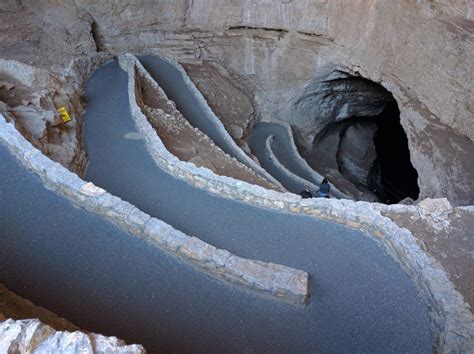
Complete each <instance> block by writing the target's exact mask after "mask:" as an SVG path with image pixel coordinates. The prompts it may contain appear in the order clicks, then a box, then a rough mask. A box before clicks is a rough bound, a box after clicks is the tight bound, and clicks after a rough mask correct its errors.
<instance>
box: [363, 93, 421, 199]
mask: <svg viewBox="0 0 474 354" xmlns="http://www.w3.org/2000/svg"><path fill="white" fill-rule="evenodd" d="M375 124H376V126H377V130H376V132H375V134H374V139H373V141H374V145H375V151H376V153H377V158H376V160H375V162H374V165H373V166H372V169H371V173H370V174H369V181H368V187H369V189H371V190H372V191H373V192H374V193H375V194H376V195H377V196H378V197H379V198H380V199H382V201H384V202H385V203H387V204H393V203H398V202H400V201H401V200H403V199H405V198H411V199H413V200H416V199H417V198H418V195H419V193H420V189H419V187H418V173H417V172H416V170H415V168H414V167H413V165H412V164H411V161H410V151H409V148H408V139H407V136H406V134H405V131H404V130H403V127H402V126H401V124H400V111H399V109H398V106H397V103H396V102H395V101H393V102H389V103H387V104H386V106H385V108H384V110H383V111H382V113H381V114H380V115H379V116H377V117H376V119H375ZM374 174H375V175H376V176H377V177H376V178H374V177H373V176H374ZM377 180H379V182H380V183H377V182H376V181H377ZM380 187H381V188H380Z"/></svg>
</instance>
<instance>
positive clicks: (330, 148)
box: [295, 72, 419, 204]
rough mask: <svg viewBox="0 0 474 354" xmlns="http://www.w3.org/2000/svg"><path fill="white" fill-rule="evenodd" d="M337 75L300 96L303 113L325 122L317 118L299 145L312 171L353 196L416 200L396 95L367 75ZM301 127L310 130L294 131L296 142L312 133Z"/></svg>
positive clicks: (414, 173)
mask: <svg viewBox="0 0 474 354" xmlns="http://www.w3.org/2000/svg"><path fill="white" fill-rule="evenodd" d="M337 75H338V76H339V77H338V78H332V79H330V80H327V79H326V80H321V81H319V83H317V84H314V85H312V86H311V91H308V92H307V93H306V94H305V96H304V97H305V98H304V99H302V100H301V104H302V105H303V106H304V107H305V108H306V112H308V113H309V112H311V114H313V115H314V116H315V117H316V120H317V121H319V122H321V121H322V122H325V123H323V124H321V123H319V129H318V130H319V131H318V132H317V134H316V135H314V137H313V140H312V144H311V146H310V147H307V148H304V146H303V145H302V144H299V146H298V149H299V150H300V151H302V155H303V156H304V158H305V159H306V160H307V162H308V163H309V164H310V165H311V166H312V167H313V168H314V169H315V170H316V171H318V172H319V173H320V174H322V175H324V176H325V177H327V178H328V179H329V180H330V181H331V182H332V183H334V184H335V185H336V186H337V187H338V188H339V189H340V190H341V191H343V192H344V193H346V194H348V195H351V196H353V197H354V198H356V199H360V200H366V201H379V202H384V203H387V204H394V203H398V202H400V201H402V200H404V199H406V198H411V199H413V200H416V199H418V195H419V187H418V173H417V171H416V170H415V168H414V167H413V165H412V164H411V161H410V151H409V145H408V138H407V136H406V133H405V131H404V129H403V127H402V125H401V123H400V111H399V109H398V105H397V102H396V100H395V98H394V97H393V96H392V94H391V93H390V92H389V91H388V90H386V89H385V88H384V87H383V86H382V85H380V84H378V83H375V82H373V81H371V80H367V79H364V78H362V77H355V76H351V75H349V74H347V73H343V72H337ZM308 107H309V108H308ZM304 129H309V131H306V130H300V131H298V132H297V135H296V139H295V140H296V141H297V144H298V140H299V141H300V142H301V141H303V144H304V139H298V136H299V137H302V136H303V137H304V136H311V135H310V134H311V133H310V129H312V128H311V127H309V128H308V126H307V127H305V128H304ZM308 132H309V133H308Z"/></svg>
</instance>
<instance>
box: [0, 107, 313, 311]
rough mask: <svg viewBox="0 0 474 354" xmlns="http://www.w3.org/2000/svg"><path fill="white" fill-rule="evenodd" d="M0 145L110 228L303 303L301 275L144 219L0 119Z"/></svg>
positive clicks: (227, 276) (216, 273) (242, 282)
mask: <svg viewBox="0 0 474 354" xmlns="http://www.w3.org/2000/svg"><path fill="white" fill-rule="evenodd" d="M0 143H2V144H3V145H5V146H7V148H8V149H9V150H10V151H11V153H12V154H13V155H14V156H15V157H16V158H17V159H18V160H19V161H20V162H21V163H22V164H23V165H24V166H25V167H26V168H27V169H29V170H31V171H33V173H35V174H37V175H38V176H39V177H40V178H41V180H42V182H43V184H44V185H45V187H47V188H48V189H51V190H53V191H55V192H57V193H58V194H60V195H63V196H64V197H66V198H68V199H69V200H71V201H72V202H73V203H74V204H75V205H77V206H79V207H81V208H83V209H85V210H87V211H90V212H93V213H95V214H99V215H101V216H102V217H104V218H105V219H107V220H109V221H110V222H112V223H113V224H115V225H116V226H118V227H120V228H122V229H124V230H126V231H128V232H131V233H132V234H134V235H136V236H137V237H139V238H141V239H143V240H145V241H147V242H149V243H151V244H152V245H154V246H156V247H158V248H159V249H161V250H163V251H165V252H167V253H168V254H171V255H173V256H175V257H177V258H178V259H180V260H182V261H185V262H186V263H188V264H190V265H192V266H194V267H197V268H199V269H201V270H203V271H205V273H206V274H209V275H211V276H213V277H215V278H217V279H221V280H226V281H229V282H231V283H233V284H237V285H241V286H243V287H245V288H248V289H251V290H255V291H257V292H258V293H260V294H266V295H270V296H272V297H277V298H280V299H283V300H286V301H289V302H294V303H298V304H304V303H305V301H306V298H307V296H308V274H307V273H306V272H304V271H301V270H297V269H294V268H290V267H287V266H284V265H279V264H274V263H266V262H261V261H258V260H251V259H246V258H241V257H238V256H235V255H233V254H231V253H229V252H228V251H226V250H222V249H217V248H215V247H213V246H211V245H209V244H207V243H205V242H203V241H201V240H200V239H198V238H196V237H191V236H188V235H186V234H184V233H182V232H180V231H178V230H176V229H174V228H173V227H172V226H170V225H168V224H166V223H165V222H163V221H161V220H158V219H156V218H152V217H150V216H149V215H148V214H145V213H144V212H142V211H141V210H139V209H138V208H136V207H135V206H133V205H132V204H130V203H128V202H126V201H123V200H121V199H120V198H118V197H116V196H113V195H111V194H109V193H107V192H106V191H105V190H103V189H102V188H99V187H97V186H95V185H94V184H92V183H90V182H85V181H84V180H82V179H81V178H79V176H77V175H76V174H74V173H72V172H70V171H69V170H67V169H66V168H64V167H63V166H62V165H60V164H59V163H57V162H54V161H52V160H50V159H49V158H47V157H46V156H44V155H43V154H42V153H41V152H40V151H39V150H37V149H36V148H34V147H33V146H32V145H31V144H30V143H29V142H28V141H27V140H26V139H25V138H23V136H22V135H21V134H20V133H19V132H18V131H17V130H16V129H15V128H14V126H13V124H11V123H7V122H6V120H5V119H4V117H3V116H1V115H0Z"/></svg>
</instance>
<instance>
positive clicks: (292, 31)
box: [0, 0, 474, 205]
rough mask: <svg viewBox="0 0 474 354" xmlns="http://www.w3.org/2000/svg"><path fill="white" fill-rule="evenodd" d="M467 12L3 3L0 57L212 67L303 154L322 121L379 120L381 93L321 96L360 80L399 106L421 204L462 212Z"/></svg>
mask: <svg viewBox="0 0 474 354" xmlns="http://www.w3.org/2000/svg"><path fill="white" fill-rule="evenodd" d="M472 13H473V8H472V2H470V1H468V0H461V1H457V2H454V3H453V2H450V3H447V2H445V1H417V2H406V1H388V0H357V1H352V2H350V3H348V2H346V1H326V0H318V1H310V0H303V1H271V0H263V1H231V0H223V1H221V0H201V1H188V0H179V1H172V2H159V3H153V4H152V3H150V2H148V1H133V2H130V1H106V2H96V1H89V0H79V1H72V0H68V1H50V0H48V1H46V0H41V1H32V0H30V1H21V2H20V1H14V0H8V1H7V2H2V5H1V8H0V16H1V21H0V23H2V29H3V30H2V31H0V33H1V34H0V40H1V41H2V49H1V53H0V54H1V56H2V57H4V58H15V59H20V60H22V61H24V62H31V63H34V64H35V65H40V66H42V67H51V66H55V65H61V64H62V65H64V63H65V62H67V60H68V59H71V58H73V57H75V56H77V55H82V54H85V53H90V52H95V51H96V50H107V51H110V52H113V53H117V52H124V51H131V52H137V53H138V52H155V51H160V52H161V53H164V54H168V55H172V56H174V57H175V58H177V59H179V60H181V61H182V62H185V63H186V62H187V63H190V64H194V65H196V64H197V65H201V64H202V65H207V64H209V63H212V67H213V69H212V70H214V69H216V70H218V71H220V72H222V73H224V72H225V73H226V76H227V77H228V78H230V79H231V81H232V85H234V86H235V87H236V89H238V90H240V91H241V92H244V93H245V94H246V95H247V96H248V97H249V100H250V101H251V102H252V103H253V105H254V107H253V109H254V110H255V112H254V113H253V115H252V119H253V121H256V120H267V121H278V120H283V121H288V122H290V123H291V125H292V126H293V129H294V132H295V135H296V136H297V137H299V138H300V139H299V143H300V147H301V148H302V149H303V150H304V149H310V148H311V146H312V142H313V140H314V138H315V137H316V136H317V135H318V133H319V132H320V131H321V130H322V129H324V128H325V127H326V126H327V125H328V124H329V123H330V122H333V121H336V120H341V119H346V118H350V117H352V116H354V115H355V114H360V111H361V110H362V111H364V114H365V115H366V116H367V115H373V114H377V111H379V110H380V108H381V103H382V102H383V101H384V99H385V97H377V95H376V94H375V95H374V94H373V92H366V91H364V89H363V88H360V89H361V91H360V92H359V93H358V95H359V96H360V97H361V101H360V102H361V104H360V105H357V104H355V102H354V101H353V100H352V99H351V98H347V97H344V96H341V97H335V96H334V95H332V97H329V96H324V95H323V96H324V97H322V96H321V91H320V89H321V87H322V86H325V85H326V86H327V83H328V82H329V81H331V80H335V79H340V78H341V77H347V74H350V75H352V76H353V77H363V78H366V79H369V80H371V81H373V82H375V83H378V84H380V85H381V86H383V87H384V88H386V89H387V90H388V91H389V92H390V93H391V94H392V95H393V97H394V98H395V99H396V101H397V103H398V107H399V109H400V117H401V125H402V126H403V128H404V130H405V132H406V134H407V136H408V144H409V149H410V159H411V162H412V164H413V166H414V167H415V168H416V170H417V172H418V175H419V181H418V182H419V187H420V197H421V198H424V197H447V198H449V199H450V200H451V201H452V202H454V203H455V204H458V205H464V204H471V203H472V202H473V200H474V195H473V194H474V192H473V191H474V188H473V183H474V182H473V181H474V178H473V172H472V157H471V156H472V154H473V152H474V148H473V144H472V140H473V139H474V124H473V116H474V115H473V110H474V108H473V106H472V99H471V97H472V93H473V87H474V82H473V75H472V73H473V71H474V68H473V65H474V64H473V62H472V60H471V58H472V57H473V55H474V44H473V32H474V30H473V28H474V26H473V18H472V16H473V15H472ZM12 28H13V29H16V30H14V31H12ZM212 70H210V72H212ZM200 74H201V73H199V72H197V73H196V75H198V76H199V75H200ZM191 75H192V72H191ZM200 79H201V78H198V80H200ZM200 81H201V86H206V85H205V83H204V81H203V80H200ZM318 90H319V91H318ZM237 104H238V105H239V104H240V102H237ZM243 105H246V103H243ZM249 111H250V110H249V109H244V110H243V112H244V113H243V114H242V115H240V114H239V115H236V116H235V121H236V122H235V123H234V124H230V125H232V126H233V127H234V135H236V136H239V135H240V134H242V130H245V124H241V122H242V121H243V122H245V121H246V120H248V116H247V114H248V112H249ZM241 119H242V121H241Z"/></svg>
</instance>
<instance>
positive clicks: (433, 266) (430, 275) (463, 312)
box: [119, 54, 474, 352]
mask: <svg viewBox="0 0 474 354" xmlns="http://www.w3.org/2000/svg"><path fill="white" fill-rule="evenodd" d="M119 60H120V65H121V67H122V68H123V69H124V70H126V71H127V72H128V75H129V83H128V94H129V100H130V109H131V113H132V116H133V118H134V120H135V124H136V126H137V129H138V131H139V132H140V133H141V134H142V135H143V136H144V138H145V142H146V146H147V148H148V150H149V153H150V155H151V156H152V157H153V158H154V160H155V162H156V164H157V165H158V166H160V167H161V168H162V169H164V170H165V171H167V172H168V173H170V174H172V175H173V176H175V177H177V178H180V179H182V180H185V181H187V182H188V183H190V184H192V185H194V186H196V187H198V188H202V189H205V190H207V191H209V192H210V193H214V194H217V195H219V196H221V197H224V198H230V199H233V200H238V201H241V202H244V203H248V204H251V205H254V206H257V207H262V208H268V209H271V210H275V211H282V212H289V213H295V214H300V215H307V216H310V217H317V218H320V219H324V220H329V221H333V222H336V223H339V224H343V225H345V226H348V227H351V228H356V229H358V230H361V231H362V232H365V233H367V234H368V235H370V236H372V237H375V238H376V239H378V240H380V242H381V244H382V245H383V246H384V248H385V250H386V251H387V252H388V253H389V254H390V255H391V256H392V257H393V258H394V259H395V260H396V261H397V262H399V263H400V264H401V266H402V267H403V269H404V270H405V272H406V273H407V274H408V276H409V277H410V278H411V279H412V281H413V282H414V283H415V285H416V286H417V288H418V290H419V293H420V295H421V296H422V297H423V298H424V300H425V301H426V303H427V304H428V306H429V310H430V316H431V326H432V333H433V337H434V340H435V342H434V343H433V346H434V347H435V348H436V350H437V351H440V352H469V351H470V350H472V348H473V347H474V316H473V315H472V313H471V311H470V309H469V307H468V305H467V304H466V303H465V302H464V299H463V297H462V295H461V294H460V293H459V292H457V291H456V290H455V288H454V286H453V284H452V283H451V282H450V280H449V278H448V276H447V274H446V272H445V270H444V269H443V267H442V266H441V265H440V264H439V263H438V262H437V261H436V260H435V259H434V258H433V257H431V256H429V255H428V254H427V253H425V252H424V251H423V250H422V249H421V248H420V246H419V245H418V243H417V242H416V239H415V237H414V236H413V235H412V234H411V233H410V232H409V231H408V230H407V229H404V228H400V227H399V226H397V225H396V224H395V223H394V222H392V221H391V220H390V219H389V218H387V217H384V216H382V214H381V213H380V211H379V210H377V207H376V204H375V205H374V204H372V203H368V202H354V201H350V200H335V199H325V198H313V199H304V200H303V199H301V197H299V196H297V195H295V194H291V193H279V192H276V191H271V190H267V189H264V188H262V187H259V186H255V185H251V184H248V183H246V182H242V181H237V180H234V179H232V178H228V177H224V176H217V175H215V174H214V173H212V172H211V171H210V170H208V169H206V168H199V167H196V166H194V165H193V164H191V163H187V162H183V161H180V160H179V159H177V158H176V157H175V156H173V155H172V154H171V153H170V152H169V151H168V150H167V149H166V147H165V146H164V145H163V143H162V142H161V140H160V138H159V137H158V135H157V134H156V132H155V130H154V129H153V128H152V126H151V125H150V124H149V122H148V120H147V119H146V117H145V116H144V115H143V114H142V112H141V110H140V107H139V106H138V105H137V102H136V97H135V69H137V70H144V68H143V67H142V66H141V64H140V63H139V62H138V61H137V60H136V58H134V57H133V56H132V55H129V54H127V55H122V56H120V57H119Z"/></svg>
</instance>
